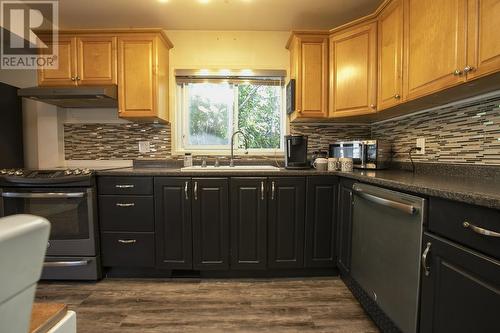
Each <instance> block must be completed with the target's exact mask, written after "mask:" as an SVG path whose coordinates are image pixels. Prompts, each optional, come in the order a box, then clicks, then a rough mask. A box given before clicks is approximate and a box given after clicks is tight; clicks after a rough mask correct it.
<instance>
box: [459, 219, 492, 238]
mask: <svg viewBox="0 0 500 333" xmlns="http://www.w3.org/2000/svg"><path fill="white" fill-rule="evenodd" d="M462 225H463V226H464V228H466V229H470V230H472V231H474V232H475V233H477V234H480V235H483V236H488V237H500V232H495V231H491V230H488V229H484V228H481V227H478V226H477V225H474V224H470V223H469V222H467V221H464V223H462Z"/></svg>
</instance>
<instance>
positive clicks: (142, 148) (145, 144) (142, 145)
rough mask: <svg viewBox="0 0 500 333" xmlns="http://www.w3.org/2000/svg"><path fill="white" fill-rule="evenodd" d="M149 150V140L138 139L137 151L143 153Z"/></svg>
mask: <svg viewBox="0 0 500 333" xmlns="http://www.w3.org/2000/svg"><path fill="white" fill-rule="evenodd" d="M150 151H151V145H150V143H149V141H139V153H141V154H145V153H149V152H150Z"/></svg>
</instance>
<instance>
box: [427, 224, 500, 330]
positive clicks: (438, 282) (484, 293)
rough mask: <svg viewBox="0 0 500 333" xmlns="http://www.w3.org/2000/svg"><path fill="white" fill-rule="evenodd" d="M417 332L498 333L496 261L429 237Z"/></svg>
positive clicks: (499, 300) (498, 272)
mask: <svg viewBox="0 0 500 333" xmlns="http://www.w3.org/2000/svg"><path fill="white" fill-rule="evenodd" d="M429 243H430V245H429V251H428V254H427V258H426V260H423V262H422V264H423V265H426V266H427V267H428V272H429V274H428V275H425V274H422V278H421V279H422V296H421V304H420V312H421V317H420V332H422V333H424V332H425V333H427V332H436V333H440V332H443V333H445V332H454V333H460V332H464V333H466V332H500V320H499V319H498V313H499V312H498V311H499V309H500V262H499V261H497V260H494V259H492V258H489V257H486V256H484V255H481V254H479V253H477V252H473V251H471V250H469V249H467V248H465V247H462V246H460V245H457V244H454V243H452V242H449V241H447V240H444V239H442V238H438V237H435V236H433V235H431V234H424V239H423V247H424V249H425V248H427V245H428V244H429Z"/></svg>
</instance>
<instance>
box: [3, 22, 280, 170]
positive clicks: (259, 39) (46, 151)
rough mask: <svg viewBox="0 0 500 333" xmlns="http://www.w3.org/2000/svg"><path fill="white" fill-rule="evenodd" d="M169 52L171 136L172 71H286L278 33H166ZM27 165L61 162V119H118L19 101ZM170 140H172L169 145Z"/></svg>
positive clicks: (27, 77)
mask: <svg viewBox="0 0 500 333" xmlns="http://www.w3.org/2000/svg"><path fill="white" fill-rule="evenodd" d="M167 35H168V37H169V38H170V39H171V41H172V43H173V44H174V48H173V49H172V50H171V52H170V78H171V81H170V82H171V84H170V115H171V117H170V119H171V121H172V132H173V134H172V135H173V136H174V135H175V133H174V131H175V105H176V101H175V77H174V71H175V69H203V68H207V69H284V70H287V71H288V69H289V53H288V51H287V50H286V49H285V44H286V42H287V40H288V37H289V35H290V34H289V33H288V32H282V31H185V30H172V31H167ZM0 81H2V82H5V83H8V84H11V85H14V86H17V87H21V88H24V87H29V86H35V85H36V83H37V77H36V72H35V71H21V70H9V71H7V70H1V71H0ZM23 115H24V130H25V133H24V138H25V145H24V146H25V147H24V148H25V160H26V164H27V167H31V168H52V167H56V166H61V165H63V163H64V149H63V134H64V133H63V124H64V123H123V122H127V121H126V120H123V119H120V118H118V112H117V110H116V109H66V110H62V109H59V110H58V109H57V108H56V107H55V106H50V105H47V104H44V103H39V102H33V101H27V100H26V101H25V103H23ZM174 144H175V143H174V142H173V145H174Z"/></svg>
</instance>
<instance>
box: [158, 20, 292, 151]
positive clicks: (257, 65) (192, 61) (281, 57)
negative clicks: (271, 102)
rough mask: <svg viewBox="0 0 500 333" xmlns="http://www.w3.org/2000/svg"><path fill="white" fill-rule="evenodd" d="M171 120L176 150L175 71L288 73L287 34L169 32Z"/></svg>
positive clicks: (273, 32)
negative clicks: (273, 71)
mask: <svg viewBox="0 0 500 333" xmlns="http://www.w3.org/2000/svg"><path fill="white" fill-rule="evenodd" d="M167 35H168V37H169V38H170V40H171V41H172V43H173V44H174V48H173V49H171V50H170V82H171V84H170V120H171V123H172V150H175V146H176V140H175V138H176V136H177V135H176V131H177V128H176V127H177V126H175V125H176V112H175V110H176V90H175V89H176V85H175V70H176V69H282V70H286V71H287V72H288V71H289V68H290V54H289V52H288V50H287V49H286V48H285V45H286V42H287V40H288V38H289V37H290V33H289V32H286V31H194V30H170V31H167Z"/></svg>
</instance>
